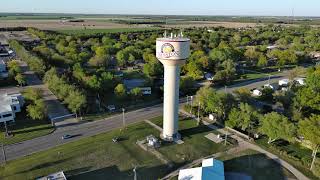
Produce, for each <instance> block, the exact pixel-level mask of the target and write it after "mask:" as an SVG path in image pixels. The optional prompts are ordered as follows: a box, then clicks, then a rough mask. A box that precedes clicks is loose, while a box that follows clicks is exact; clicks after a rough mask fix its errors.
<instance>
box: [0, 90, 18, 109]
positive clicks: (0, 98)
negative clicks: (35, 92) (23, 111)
mask: <svg viewBox="0 0 320 180" xmlns="http://www.w3.org/2000/svg"><path fill="white" fill-rule="evenodd" d="M18 96H21V94H12V95H8V94H0V113H5V112H11V111H12V109H11V105H16V104H19V99H18Z"/></svg>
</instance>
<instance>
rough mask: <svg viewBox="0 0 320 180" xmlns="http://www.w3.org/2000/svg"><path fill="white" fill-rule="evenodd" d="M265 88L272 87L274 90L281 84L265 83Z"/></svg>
mask: <svg viewBox="0 0 320 180" xmlns="http://www.w3.org/2000/svg"><path fill="white" fill-rule="evenodd" d="M263 88H270V89H272V90H273V91H276V90H278V89H279V85H278V84H277V83H272V84H265V85H263Z"/></svg>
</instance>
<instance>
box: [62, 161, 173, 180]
mask: <svg viewBox="0 0 320 180" xmlns="http://www.w3.org/2000/svg"><path fill="white" fill-rule="evenodd" d="M170 170H171V169H169V168H168V166H167V165H165V164H163V165H159V166H153V167H137V169H136V172H137V179H139V180H150V179H159V178H161V177H163V176H165V175H166V174H167V173H169V172H170ZM66 175H67V176H68V179H70V180H87V179H94V180H106V179H112V180H127V179H128V180H131V179H133V178H134V173H133V167H132V169H127V170H120V169H119V167H118V166H115V165H113V166H109V167H105V168H101V169H96V170H92V171H84V172H78V173H74V174H73V173H72V171H67V172H66Z"/></svg>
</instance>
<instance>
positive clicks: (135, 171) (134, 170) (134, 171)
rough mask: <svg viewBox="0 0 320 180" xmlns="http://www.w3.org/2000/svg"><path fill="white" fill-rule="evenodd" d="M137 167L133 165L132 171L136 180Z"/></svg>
mask: <svg viewBox="0 0 320 180" xmlns="http://www.w3.org/2000/svg"><path fill="white" fill-rule="evenodd" d="M136 169H137V167H136V166H135V167H134V168H133V173H134V180H137V170H136Z"/></svg>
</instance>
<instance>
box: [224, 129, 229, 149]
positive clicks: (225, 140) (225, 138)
mask: <svg viewBox="0 0 320 180" xmlns="http://www.w3.org/2000/svg"><path fill="white" fill-rule="evenodd" d="M227 138H228V134H227V131H226V134H225V137H224V145H225V146H226V145H227Z"/></svg>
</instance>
